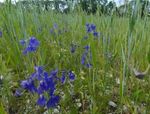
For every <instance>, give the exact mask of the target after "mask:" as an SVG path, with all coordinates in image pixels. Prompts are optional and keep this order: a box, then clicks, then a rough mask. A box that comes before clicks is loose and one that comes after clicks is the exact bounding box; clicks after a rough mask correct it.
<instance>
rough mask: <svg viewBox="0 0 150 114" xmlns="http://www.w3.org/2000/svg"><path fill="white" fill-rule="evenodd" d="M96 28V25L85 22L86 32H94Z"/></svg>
mask: <svg viewBox="0 0 150 114" xmlns="http://www.w3.org/2000/svg"><path fill="white" fill-rule="evenodd" d="M95 30H96V26H95V25H94V24H86V31H87V33H91V32H94V31H95Z"/></svg>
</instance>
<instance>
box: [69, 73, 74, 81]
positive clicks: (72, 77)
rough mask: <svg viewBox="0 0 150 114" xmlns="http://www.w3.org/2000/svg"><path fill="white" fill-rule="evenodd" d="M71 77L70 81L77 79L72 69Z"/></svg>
mask: <svg viewBox="0 0 150 114" xmlns="http://www.w3.org/2000/svg"><path fill="white" fill-rule="evenodd" d="M68 75H69V79H70V81H74V80H75V74H74V73H73V72H72V71H69V74H68Z"/></svg>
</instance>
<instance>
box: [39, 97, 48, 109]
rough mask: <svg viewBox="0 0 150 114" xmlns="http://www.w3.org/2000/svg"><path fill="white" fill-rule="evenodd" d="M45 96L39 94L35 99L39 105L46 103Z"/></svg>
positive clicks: (42, 105)
mask: <svg viewBox="0 0 150 114" xmlns="http://www.w3.org/2000/svg"><path fill="white" fill-rule="evenodd" d="M46 102H47V101H46V98H45V97H44V95H40V97H39V99H38V100H37V104H38V105H39V106H41V107H44V106H45V105H46Z"/></svg>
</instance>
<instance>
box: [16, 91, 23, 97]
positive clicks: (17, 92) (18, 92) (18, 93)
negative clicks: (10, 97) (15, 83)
mask: <svg viewBox="0 0 150 114" xmlns="http://www.w3.org/2000/svg"><path fill="white" fill-rule="evenodd" d="M21 95H22V92H21V90H20V89H17V90H16V91H15V94H14V96H15V97H20V96H21Z"/></svg>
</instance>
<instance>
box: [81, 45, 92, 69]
mask: <svg viewBox="0 0 150 114" xmlns="http://www.w3.org/2000/svg"><path fill="white" fill-rule="evenodd" d="M91 62H92V54H91V50H90V46H88V45H86V46H85V47H84V53H83V54H82V58H81V64H82V65H84V66H85V67H87V68H91V67H92V64H91Z"/></svg>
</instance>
